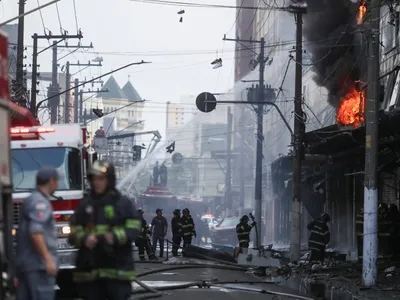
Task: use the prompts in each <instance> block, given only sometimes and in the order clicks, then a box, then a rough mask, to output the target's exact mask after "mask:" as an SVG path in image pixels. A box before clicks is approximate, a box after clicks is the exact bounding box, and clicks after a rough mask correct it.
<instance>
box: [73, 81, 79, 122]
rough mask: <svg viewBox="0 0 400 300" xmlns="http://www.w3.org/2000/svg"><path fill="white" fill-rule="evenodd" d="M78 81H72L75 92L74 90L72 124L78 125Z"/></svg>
mask: <svg viewBox="0 0 400 300" xmlns="http://www.w3.org/2000/svg"><path fill="white" fill-rule="evenodd" d="M78 85H79V79H78V78H75V80H74V86H75V90H74V123H78V122H79V115H78V114H79V111H78V106H79V88H78Z"/></svg>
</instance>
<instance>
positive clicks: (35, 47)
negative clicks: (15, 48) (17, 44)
mask: <svg viewBox="0 0 400 300" xmlns="http://www.w3.org/2000/svg"><path fill="white" fill-rule="evenodd" d="M32 38H33V54H32V83H31V85H32V86H31V112H32V114H33V115H36V96H37V68H38V66H37V58H38V35H37V33H35V34H34V35H33V37H32Z"/></svg>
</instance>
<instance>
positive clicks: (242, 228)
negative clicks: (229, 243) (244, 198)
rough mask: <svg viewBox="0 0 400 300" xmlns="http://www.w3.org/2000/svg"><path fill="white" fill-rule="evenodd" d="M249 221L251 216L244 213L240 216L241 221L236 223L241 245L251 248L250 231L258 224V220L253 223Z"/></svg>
mask: <svg viewBox="0 0 400 300" xmlns="http://www.w3.org/2000/svg"><path fill="white" fill-rule="evenodd" d="M248 223H249V217H248V216H247V215H244V216H242V217H241V218H240V223H239V224H237V225H236V234H237V238H238V240H239V247H240V248H241V249H243V248H249V243H250V231H251V229H252V228H253V227H254V226H255V225H256V222H253V223H251V225H249V224H248Z"/></svg>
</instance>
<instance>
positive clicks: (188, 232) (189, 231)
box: [181, 208, 197, 254]
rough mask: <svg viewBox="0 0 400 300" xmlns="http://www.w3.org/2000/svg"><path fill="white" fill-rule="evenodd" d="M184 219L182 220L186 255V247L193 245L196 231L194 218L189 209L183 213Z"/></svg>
mask: <svg viewBox="0 0 400 300" xmlns="http://www.w3.org/2000/svg"><path fill="white" fill-rule="evenodd" d="M182 213H183V217H182V218H181V223H182V230H183V251H182V252H183V254H185V251H186V247H187V246H189V245H191V244H192V237H193V236H194V237H196V236H197V233H196V229H195V224H194V221H193V218H192V216H191V215H190V211H189V209H188V208H185V209H184V210H183V211H182Z"/></svg>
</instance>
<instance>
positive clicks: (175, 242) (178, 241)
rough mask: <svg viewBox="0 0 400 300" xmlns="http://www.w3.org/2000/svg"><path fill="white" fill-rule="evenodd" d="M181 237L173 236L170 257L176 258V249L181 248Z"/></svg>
mask: <svg viewBox="0 0 400 300" xmlns="http://www.w3.org/2000/svg"><path fill="white" fill-rule="evenodd" d="M181 241H182V237H181V236H173V237H172V243H173V244H172V255H173V256H178V249H179V247H180V246H181Z"/></svg>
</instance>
